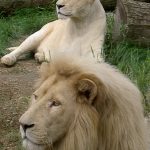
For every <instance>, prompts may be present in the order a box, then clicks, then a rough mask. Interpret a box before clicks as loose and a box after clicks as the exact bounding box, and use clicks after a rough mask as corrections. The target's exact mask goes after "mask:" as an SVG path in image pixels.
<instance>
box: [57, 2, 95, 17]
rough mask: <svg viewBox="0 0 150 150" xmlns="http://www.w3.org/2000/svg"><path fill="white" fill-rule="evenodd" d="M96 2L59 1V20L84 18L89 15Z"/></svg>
mask: <svg viewBox="0 0 150 150" xmlns="http://www.w3.org/2000/svg"><path fill="white" fill-rule="evenodd" d="M94 1H95V0H58V1H57V3H56V9H57V14H58V18H60V19H64V18H68V17H76V18H79V17H83V16H85V15H86V14H87V13H89V10H90V8H91V7H92V4H93V2H94Z"/></svg>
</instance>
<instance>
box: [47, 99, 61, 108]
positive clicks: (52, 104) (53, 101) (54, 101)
mask: <svg viewBox="0 0 150 150" xmlns="http://www.w3.org/2000/svg"><path fill="white" fill-rule="evenodd" d="M60 105H61V103H60V102H59V101H56V100H51V101H49V103H48V106H49V107H52V106H60Z"/></svg>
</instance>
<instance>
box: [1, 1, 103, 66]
mask: <svg viewBox="0 0 150 150" xmlns="http://www.w3.org/2000/svg"><path fill="white" fill-rule="evenodd" d="M56 7H57V14H58V18H59V19H58V20H56V21H54V22H50V23H48V24H46V25H45V26H44V27H43V28H42V29H41V30H39V31H37V32H36V33H34V34H32V35H31V36H29V37H28V38H27V39H26V40H25V41H24V42H23V43H22V44H21V45H20V46H19V47H14V48H10V50H14V51H12V52H11V53H10V54H7V55H6V56H4V57H2V59H1V62H2V63H3V64H6V65H13V64H14V63H15V62H16V61H17V59H18V57H19V56H20V55H21V54H23V53H25V52H27V51H33V50H35V59H36V60H38V61H39V62H43V61H50V60H51V58H52V57H53V55H55V52H66V53H71V54H72V55H78V56H84V57H91V58H95V59H96V60H98V61H101V60H102V55H101V53H102V51H101V49H102V45H103V43H104V35H105V27H106V16H105V11H104V9H103V7H102V5H101V3H100V1H99V0H58V1H57V3H56Z"/></svg>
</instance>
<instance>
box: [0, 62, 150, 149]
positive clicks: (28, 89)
mask: <svg viewBox="0 0 150 150" xmlns="http://www.w3.org/2000/svg"><path fill="white" fill-rule="evenodd" d="M38 70H39V65H38V64H37V63H36V62H35V61H34V60H26V61H19V62H18V63H17V64H16V65H15V66H13V67H10V68H8V67H6V66H3V65H2V64H0V150H21V149H22V148H21V141H20V134H19V123H18V120H19V117H20V116H21V114H22V113H23V112H24V111H25V109H26V108H27V106H28V101H29V99H30V95H31V93H32V92H33V90H34V89H33V85H34V82H35V81H36V79H37V78H38ZM148 122H149V129H148V132H149V134H150V121H148ZM149 142H150V138H149ZM149 147H150V146H149Z"/></svg>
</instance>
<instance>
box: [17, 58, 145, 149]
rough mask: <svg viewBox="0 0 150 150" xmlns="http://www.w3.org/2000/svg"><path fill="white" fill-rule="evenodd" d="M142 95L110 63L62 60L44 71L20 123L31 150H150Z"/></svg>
mask: <svg viewBox="0 0 150 150" xmlns="http://www.w3.org/2000/svg"><path fill="white" fill-rule="evenodd" d="M141 99H142V98H141V94H140V92H139V90H138V89H137V88H136V86H135V85H134V84H133V83H131V81H130V80H128V79H127V78H126V77H125V76H124V75H122V74H121V73H120V72H119V71H118V70H116V69H114V68H113V67H112V66H110V65H108V64H106V63H95V61H94V62H90V59H88V60H84V59H83V58H82V59H81V57H70V58H67V57H65V56H61V57H60V58H59V57H57V59H53V60H52V61H51V63H48V64H44V63H43V65H42V70H41V79H40V80H39V82H38V83H37V88H36V91H35V92H34V93H33V96H32V103H31V105H30V107H29V109H28V110H27V111H26V112H25V113H24V114H23V115H22V117H21V118H20V130H21V134H22V138H23V145H24V147H25V149H26V150H147V149H146V136H145V135H146V130H145V121H144V115H143V108H142V103H141Z"/></svg>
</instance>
